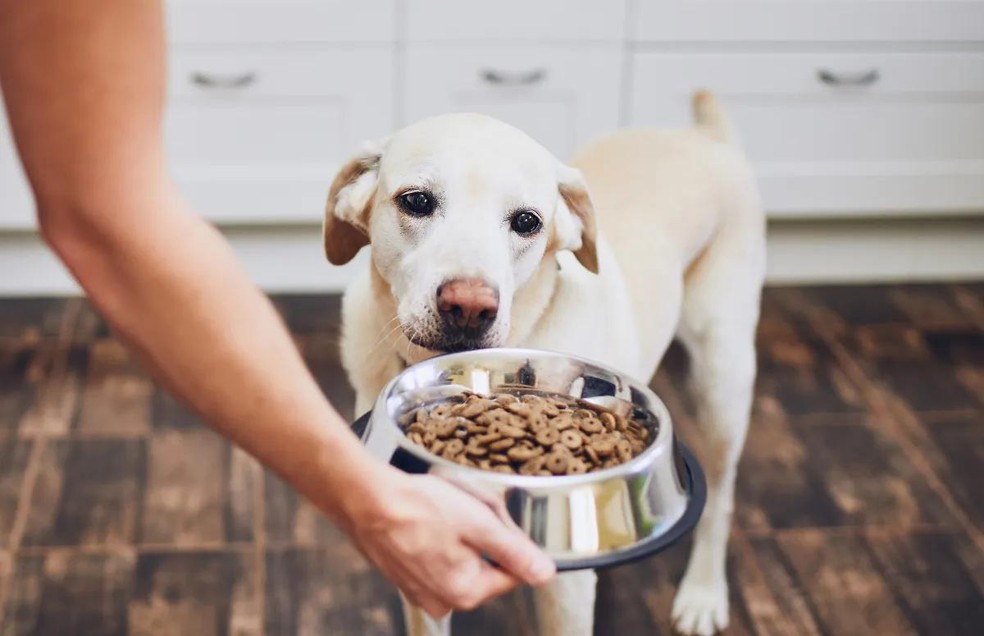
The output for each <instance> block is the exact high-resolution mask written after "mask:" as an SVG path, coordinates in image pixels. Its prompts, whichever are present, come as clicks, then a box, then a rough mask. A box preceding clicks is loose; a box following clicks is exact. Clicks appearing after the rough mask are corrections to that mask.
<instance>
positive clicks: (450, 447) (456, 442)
mask: <svg viewBox="0 0 984 636" xmlns="http://www.w3.org/2000/svg"><path fill="white" fill-rule="evenodd" d="M430 450H431V452H435V451H434V447H431V449H430ZM464 450H465V443H464V442H463V441H461V440H460V439H457V438H455V439H452V440H449V441H448V442H447V443H446V444H444V453H443V455H444V456H445V457H449V456H450V457H457V456H458V455H460V454H461V453H462V451H464Z"/></svg>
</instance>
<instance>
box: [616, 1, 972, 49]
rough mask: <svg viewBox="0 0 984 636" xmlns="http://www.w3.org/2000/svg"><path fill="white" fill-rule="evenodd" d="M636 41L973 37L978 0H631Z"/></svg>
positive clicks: (959, 39)
mask: <svg viewBox="0 0 984 636" xmlns="http://www.w3.org/2000/svg"><path fill="white" fill-rule="evenodd" d="M634 2H635V6H634V7H633V10H634V12H635V13H634V19H633V20H632V21H631V23H632V27H631V28H632V34H631V37H633V38H634V39H635V40H636V41H640V42H647V41H649V42H687V41H690V42H693V41H704V42H728V41H731V42H734V41H746V42H761V41H771V42H810V41H812V42H831V41H844V42H906V41H915V42H946V41H950V42H972V41H980V40H984V3H981V2H967V1H960V0H958V1H956V2H952V1H949V0H921V1H912V0H880V1H878V2H870V1H867V0H799V1H798V2H776V1H775V0H772V1H769V0H764V1H763V0H634Z"/></svg>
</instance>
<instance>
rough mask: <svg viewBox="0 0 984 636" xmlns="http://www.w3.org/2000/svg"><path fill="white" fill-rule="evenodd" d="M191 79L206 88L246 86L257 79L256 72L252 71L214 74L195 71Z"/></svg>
mask: <svg viewBox="0 0 984 636" xmlns="http://www.w3.org/2000/svg"><path fill="white" fill-rule="evenodd" d="M191 81H192V82H193V83H195V84H197V85H198V86H202V87H204V88H245V87H246V86H249V85H250V84H252V83H253V82H255V81H256V73H254V72H252V71H250V72H248V73H242V74H240V75H214V74H212V73H199V72H195V73H192V74H191Z"/></svg>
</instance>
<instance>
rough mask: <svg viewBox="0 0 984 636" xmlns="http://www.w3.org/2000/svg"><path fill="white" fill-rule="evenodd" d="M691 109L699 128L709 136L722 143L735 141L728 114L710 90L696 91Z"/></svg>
mask: <svg viewBox="0 0 984 636" xmlns="http://www.w3.org/2000/svg"><path fill="white" fill-rule="evenodd" d="M691 109H692V110H693V117H694V123H695V124H696V125H697V128H698V129H699V130H701V131H702V132H703V133H704V134H706V135H707V136H708V137H710V138H711V139H714V140H715V141H720V142H722V143H733V142H734V141H735V138H734V134H733V133H732V130H731V122H730V121H729V120H728V114H727V113H725V112H724V108H722V107H721V102H719V101H718V100H717V98H716V97H714V95H713V94H711V92H710V91H705V90H699V91H697V92H695V93H694V96H693V98H692V100H691Z"/></svg>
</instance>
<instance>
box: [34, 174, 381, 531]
mask: <svg viewBox="0 0 984 636" xmlns="http://www.w3.org/2000/svg"><path fill="white" fill-rule="evenodd" d="M153 187H155V186H151V185H149V184H148V185H147V186H145V188H144V190H145V191H146V195H141V196H139V197H135V198H133V199H131V200H130V201H129V202H128V205H129V206H133V207H140V206H145V209H140V210H134V209H130V210H126V211H120V213H119V214H111V213H109V212H112V211H102V212H104V213H103V214H99V215H98V218H115V219H116V220H115V221H114V223H111V224H106V223H104V224H101V225H100V224H98V223H97V224H94V225H93V224H88V223H75V222H73V221H74V220H75V219H79V218H83V219H84V218H88V217H90V216H96V215H89V214H87V213H86V211H84V210H81V211H80V210H73V211H71V212H64V213H63V212H60V211H49V212H48V217H49V219H51V221H49V223H50V225H49V226H48V228H47V229H46V234H47V236H48V240H49V242H50V243H51V245H52V246H53V247H54V248H55V250H56V251H57V252H58V253H59V256H60V257H61V258H62V260H63V262H65V263H66V264H67V265H68V267H69V268H70V269H71V270H72V272H73V274H74V275H75V276H76V278H77V279H78V280H79V281H80V283H81V284H82V286H83V287H84V288H85V290H86V292H87V294H88V296H89V298H90V299H91V300H92V302H93V303H94V304H95V305H96V306H97V308H98V309H99V310H100V312H101V313H102V314H103V315H104V316H105V317H106V319H107V320H108V321H109V322H110V323H111V324H112V325H113V327H114V328H115V329H116V331H117V332H118V333H119V334H120V335H121V337H123V338H124V339H125V340H126V341H127V342H128V343H129V344H130V345H131V346H132V347H133V348H134V349H135V350H137V351H138V352H140V354H142V357H143V359H144V360H145V361H146V362H147V363H148V364H149V365H151V366H152V368H153V371H154V373H155V375H156V377H157V378H158V380H159V381H161V382H162V383H163V384H164V385H165V386H166V387H167V388H168V389H169V390H171V391H172V392H173V393H174V394H176V395H177V396H178V397H179V398H181V399H182V400H183V401H185V402H186V403H188V404H189V405H190V406H192V407H193V408H194V409H195V410H196V411H197V412H199V413H200V414H201V415H202V416H203V417H204V419H205V420H206V421H208V422H209V423H210V424H211V425H212V426H213V427H214V428H216V429H217V430H218V431H219V432H221V433H222V434H224V435H226V436H227V437H229V438H230V439H231V440H233V441H234V442H235V443H237V444H239V445H240V446H242V447H243V448H244V449H246V450H247V451H249V452H250V453H252V454H253V455H255V456H256V457H257V458H259V459H260V460H261V461H262V462H263V463H264V464H266V465H267V466H269V467H270V468H272V469H273V470H275V471H276V472H278V473H280V474H281V475H282V476H284V478H285V479H287V480H288V481H289V482H290V483H292V484H293V485H294V486H295V487H296V488H297V489H298V490H300V491H301V492H302V493H304V494H305V495H308V496H309V497H312V498H313V499H315V501H316V503H318V504H319V505H320V506H321V507H322V508H324V509H325V510H326V512H327V513H329V514H330V515H332V516H333V517H335V518H336V519H337V518H339V515H343V514H344V513H345V512H346V511H342V510H340V509H339V508H340V506H341V502H340V499H339V497H338V496H337V494H338V493H345V492H347V491H348V492H351V490H352V489H357V488H361V487H363V486H364V484H365V480H364V478H365V473H366V472H367V471H370V470H371V469H372V466H371V465H372V462H371V460H369V459H368V458H367V457H366V454H365V451H364V450H363V449H362V447H361V445H360V444H359V443H358V441H357V440H356V439H355V437H354V436H353V435H352V434H351V433H350V432H349V431H348V430H347V423H346V422H345V421H344V420H343V419H342V418H341V417H340V416H339V415H338V414H337V413H336V412H335V411H334V409H333V408H332V407H331V406H330V404H329V403H328V402H327V400H326V399H325V398H324V396H323V395H322V393H321V391H320V390H319V388H318V386H317V385H316V384H315V382H314V380H313V379H312V378H311V376H310V374H309V373H308V371H307V369H306V368H305V366H304V364H303V361H302V360H301V359H300V356H299V355H298V353H297V351H296V348H295V347H294V344H293V342H292V341H291V339H290V337H289V334H288V333H287V331H286V329H285V328H284V327H283V325H282V323H281V321H280V319H279V316H278V315H277V314H276V312H275V311H274V309H273V307H272V305H271V304H270V302H269V301H268V300H267V299H266V298H265V297H264V296H263V294H261V293H260V292H259V291H258V290H257V289H256V288H255V287H254V286H253V285H252V284H251V283H250V281H249V280H248V279H247V278H246V277H245V275H244V274H243V272H242V270H241V269H240V267H239V266H238V264H237V263H236V261H235V259H234V257H233V255H232V252H231V250H230V248H229V246H228V244H227V243H226V242H225V241H224V240H223V238H222V237H221V235H219V234H218V232H217V231H215V230H214V229H213V228H212V227H211V226H210V225H208V224H207V223H205V222H204V221H202V220H201V219H200V218H199V217H197V216H195V215H194V214H192V213H191V212H189V211H188V210H187V209H186V208H185V206H184V205H183V204H182V203H181V202H180V201H179V200H178V199H177V197H176V196H175V194H174V191H173V190H172V189H170V188H168V187H167V185H166V184H162V185H161V186H160V187H161V189H160V191H157V192H155V191H153V190H151V188H153ZM125 218H134V219H137V222H136V224H135V225H134V227H127V226H126V224H125V223H124V222H123V221H121V219H125ZM346 501H349V502H350V503H352V501H351V500H350V499H348V500H346Z"/></svg>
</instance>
